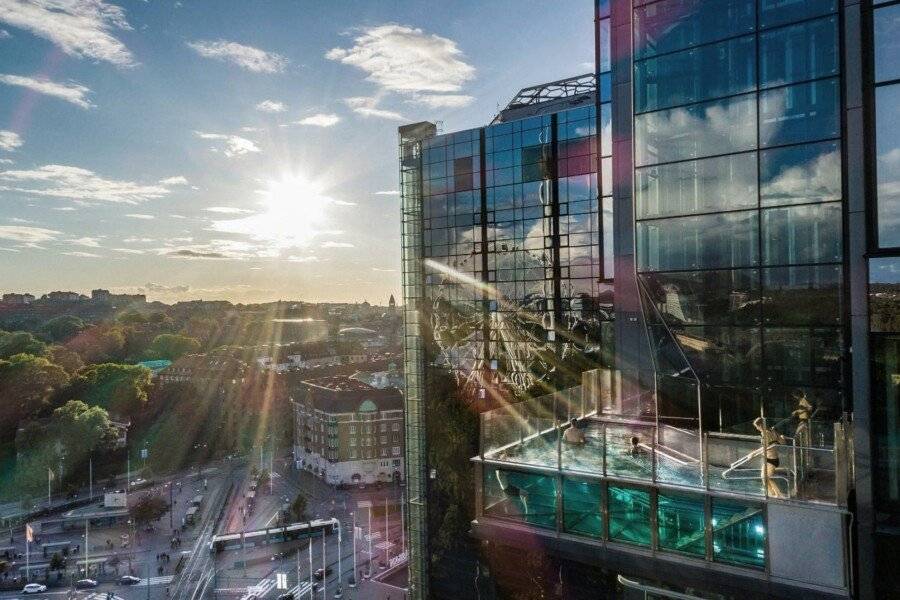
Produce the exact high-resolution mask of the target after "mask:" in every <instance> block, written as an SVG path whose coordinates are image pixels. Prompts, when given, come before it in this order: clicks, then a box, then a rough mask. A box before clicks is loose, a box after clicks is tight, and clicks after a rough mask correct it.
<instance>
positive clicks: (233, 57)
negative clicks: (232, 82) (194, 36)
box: [188, 40, 288, 73]
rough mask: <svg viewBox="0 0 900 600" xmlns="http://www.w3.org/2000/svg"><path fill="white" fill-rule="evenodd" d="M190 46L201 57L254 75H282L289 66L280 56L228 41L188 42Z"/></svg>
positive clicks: (286, 60)
mask: <svg viewBox="0 0 900 600" xmlns="http://www.w3.org/2000/svg"><path fill="white" fill-rule="evenodd" d="M188 46H189V47H191V48H192V49H193V50H194V51H196V52H197V54H199V55H200V56H203V57H206V58H214V59H217V60H223V61H226V62H230V63H232V64H235V65H237V66H239V67H241V68H243V69H247V70H248V71H253V72H254V73H280V72H281V71H283V70H284V68H285V67H286V66H287V64H288V59H286V58H285V57H283V56H281V55H280V54H275V53H274V52H266V51H265V50H260V49H259V48H254V47H253V46H245V45H243V44H238V43H237V42H229V41H228V40H216V41H214V42H212V41H197V42H188Z"/></svg>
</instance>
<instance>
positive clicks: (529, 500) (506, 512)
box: [484, 467, 557, 528]
mask: <svg viewBox="0 0 900 600" xmlns="http://www.w3.org/2000/svg"><path fill="white" fill-rule="evenodd" d="M556 495H557V490H556V478H554V477H548V476H546V475H539V474H537V473H524V472H521V471H509V470H506V469H497V468H493V467H491V468H485V470H484V514H486V515H488V516H492V517H501V518H507V519H514V520H517V521H524V522H526V523H529V524H530V525H536V526H539V527H551V528H552V527H555V526H556Z"/></svg>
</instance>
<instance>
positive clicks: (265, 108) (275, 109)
mask: <svg viewBox="0 0 900 600" xmlns="http://www.w3.org/2000/svg"><path fill="white" fill-rule="evenodd" d="M256 110H259V111H262V112H267V113H280V112H284V111H286V110H287V106H286V105H285V103H284V102H277V101H275V100H263V101H262V102H260V103H259V104H257V105H256Z"/></svg>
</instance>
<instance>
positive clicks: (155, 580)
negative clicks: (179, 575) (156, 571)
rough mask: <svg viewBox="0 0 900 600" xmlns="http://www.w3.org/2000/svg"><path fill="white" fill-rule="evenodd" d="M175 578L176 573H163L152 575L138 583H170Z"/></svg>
mask: <svg viewBox="0 0 900 600" xmlns="http://www.w3.org/2000/svg"><path fill="white" fill-rule="evenodd" d="M173 579H175V576H174V575H161V576H160V577H151V578H150V579H141V581H140V582H139V583H138V584H137V585H168V584H170V583H172V580H173Z"/></svg>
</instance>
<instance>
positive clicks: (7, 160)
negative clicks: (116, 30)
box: [0, 158, 16, 165]
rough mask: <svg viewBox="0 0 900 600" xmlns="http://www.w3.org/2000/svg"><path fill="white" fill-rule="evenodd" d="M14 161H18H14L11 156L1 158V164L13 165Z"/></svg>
mask: <svg viewBox="0 0 900 600" xmlns="http://www.w3.org/2000/svg"><path fill="white" fill-rule="evenodd" d="M14 162H16V161H14V160H13V159H11V158H0V165H11V164H13V163H14Z"/></svg>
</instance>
